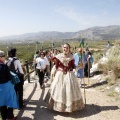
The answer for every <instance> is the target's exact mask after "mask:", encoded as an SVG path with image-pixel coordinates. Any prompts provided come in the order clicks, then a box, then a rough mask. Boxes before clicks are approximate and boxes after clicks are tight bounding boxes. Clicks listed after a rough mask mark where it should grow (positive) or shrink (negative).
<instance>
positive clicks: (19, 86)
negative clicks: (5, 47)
mask: <svg viewBox="0 0 120 120" xmlns="http://www.w3.org/2000/svg"><path fill="white" fill-rule="evenodd" d="M16 51H17V50H16V48H11V49H10V50H9V51H8V57H9V58H8V61H9V60H10V61H12V60H13V59H14V67H15V70H16V72H15V73H18V74H17V75H18V77H19V79H20V83H18V84H16V85H15V91H16V94H17V95H18V101H19V108H20V109H21V108H23V107H24V106H25V105H24V104H23V85H24V72H23V69H22V66H21V63H20V60H19V59H18V58H17V57H16ZM6 64H7V63H6Z"/></svg>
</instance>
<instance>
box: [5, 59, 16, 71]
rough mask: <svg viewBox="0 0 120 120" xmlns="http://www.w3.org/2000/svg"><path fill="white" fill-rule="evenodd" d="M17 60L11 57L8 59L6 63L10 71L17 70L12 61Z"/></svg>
mask: <svg viewBox="0 0 120 120" xmlns="http://www.w3.org/2000/svg"><path fill="white" fill-rule="evenodd" d="M15 60H17V59H16V58H13V59H12V60H10V59H9V60H8V61H7V63H6V65H7V66H8V67H9V69H10V71H12V72H13V73H16V71H17V70H15V65H14V61H15Z"/></svg>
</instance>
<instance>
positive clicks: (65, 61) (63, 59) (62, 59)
mask: <svg viewBox="0 0 120 120" xmlns="http://www.w3.org/2000/svg"><path fill="white" fill-rule="evenodd" d="M56 58H57V59H58V60H59V61H60V62H61V63H63V65H64V66H68V63H69V62H70V61H71V60H72V59H73V55H72V54H68V55H67V57H64V54H63V53H60V54H58V55H57V56H56Z"/></svg>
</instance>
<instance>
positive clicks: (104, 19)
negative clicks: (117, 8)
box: [57, 0, 120, 29]
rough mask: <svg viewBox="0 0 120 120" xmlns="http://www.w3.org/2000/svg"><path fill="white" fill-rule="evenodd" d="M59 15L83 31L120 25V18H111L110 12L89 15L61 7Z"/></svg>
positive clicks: (58, 10) (58, 11)
mask: <svg viewBox="0 0 120 120" xmlns="http://www.w3.org/2000/svg"><path fill="white" fill-rule="evenodd" d="M109 1H111V0H109ZM57 13H59V14H60V15H63V16H64V17H66V18H68V19H69V20H72V21H73V22H75V23H76V24H78V26H80V27H81V28H82V29H84V28H88V27H93V26H107V25H114V24H120V22H118V21H119V20H120V17H117V16H116V17H111V15H110V13H109V11H102V12H100V13H95V12H93V13H91V14H87V13H82V12H81V11H75V10H74V9H73V8H67V7H59V8H58V9H57ZM116 22H117V23H116Z"/></svg>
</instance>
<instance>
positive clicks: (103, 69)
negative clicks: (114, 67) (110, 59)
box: [98, 63, 108, 74]
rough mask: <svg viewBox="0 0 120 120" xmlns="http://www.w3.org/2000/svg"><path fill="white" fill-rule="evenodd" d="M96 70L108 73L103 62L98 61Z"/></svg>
mask: <svg viewBox="0 0 120 120" xmlns="http://www.w3.org/2000/svg"><path fill="white" fill-rule="evenodd" d="M98 70H100V71H102V72H103V73H104V74H107V73H108V67H107V65H106V64H105V63H104V64H103V63H98Z"/></svg>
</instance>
